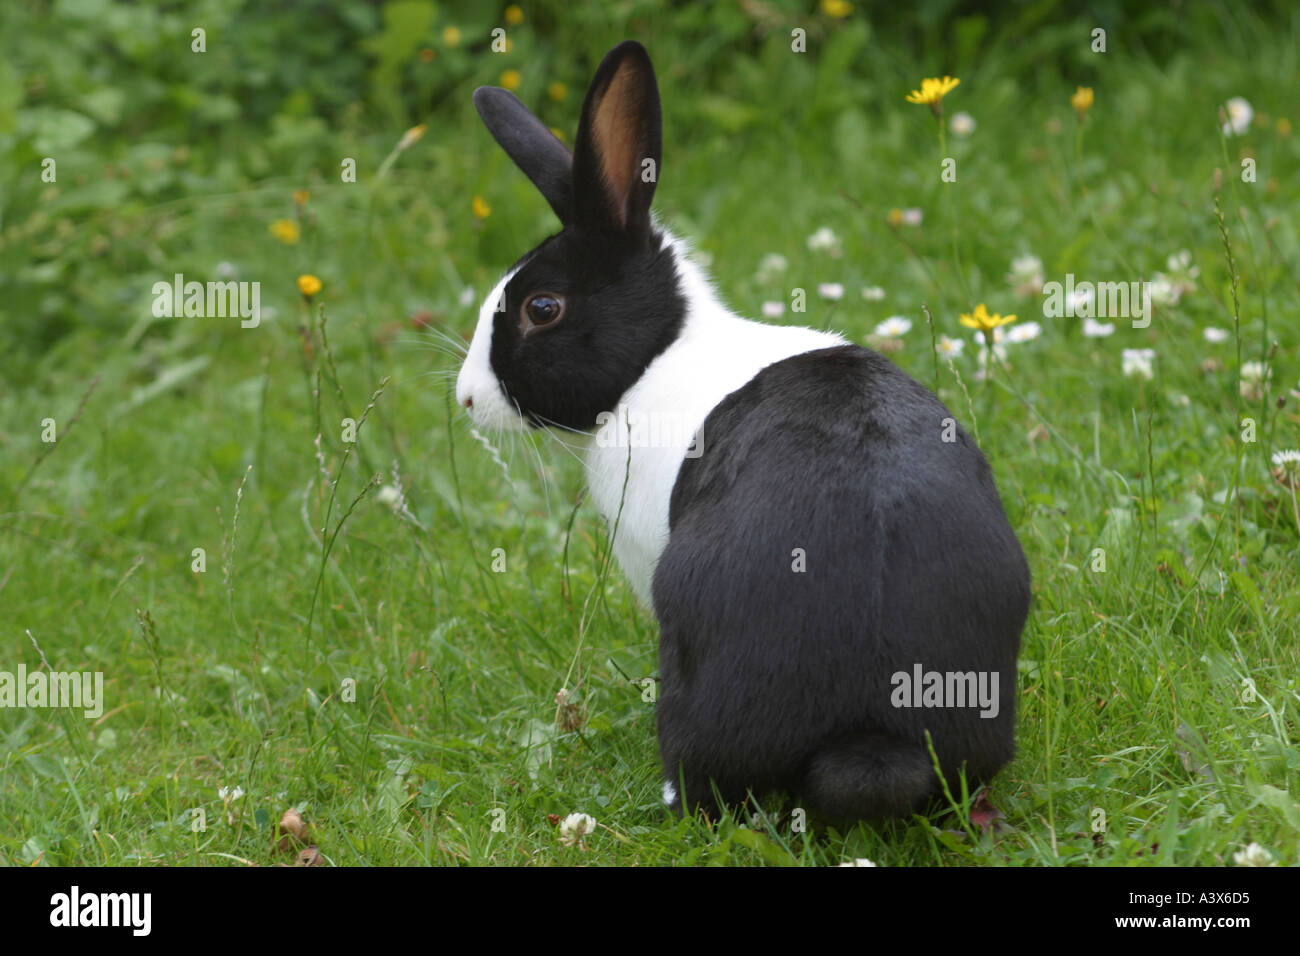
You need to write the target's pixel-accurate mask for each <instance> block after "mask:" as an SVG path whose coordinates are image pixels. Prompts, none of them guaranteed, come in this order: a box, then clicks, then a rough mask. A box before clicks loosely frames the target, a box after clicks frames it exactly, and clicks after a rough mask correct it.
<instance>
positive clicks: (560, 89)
mask: <svg viewBox="0 0 1300 956" xmlns="http://www.w3.org/2000/svg"><path fill="white" fill-rule="evenodd" d="M546 95H547V96H549V97H550V98H551V99H553V100H555V102H557V103H563V102H564V100H565V98H566V97H567V96H568V95H569V88H568V87H567V86H565V85H564V84H563V83H561V82H559V81H558V80H557V81H556V82H554V83H552V84H551V85H550V86H548V87H547V88H546Z"/></svg>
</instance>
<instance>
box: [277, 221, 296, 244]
mask: <svg viewBox="0 0 1300 956" xmlns="http://www.w3.org/2000/svg"><path fill="white" fill-rule="evenodd" d="M301 234H302V233H301V231H300V230H299V229H298V224H297V223H296V222H294V221H293V220H292V219H277V220H276V221H275V222H273V223H271V235H273V236H275V238H277V239H279V240H280V241H281V242H283V243H285V244H286V245H290V246H292V245H293V244H294V243H296V242H297V241H298V237H299V236H300V235H301Z"/></svg>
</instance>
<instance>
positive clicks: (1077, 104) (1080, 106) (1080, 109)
mask: <svg viewBox="0 0 1300 956" xmlns="http://www.w3.org/2000/svg"><path fill="white" fill-rule="evenodd" d="M1070 105H1071V106H1073V107H1074V111H1075V112H1076V113H1078V114H1079V120H1080V121H1082V120H1083V116H1084V114H1085V113H1087V112H1088V110H1090V109H1092V87H1091V86H1081V87H1079V88H1078V89H1076V90H1075V91H1074V95H1073V96H1071V97H1070Z"/></svg>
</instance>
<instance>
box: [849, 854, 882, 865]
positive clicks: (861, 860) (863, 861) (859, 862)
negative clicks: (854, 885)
mask: <svg viewBox="0 0 1300 956" xmlns="http://www.w3.org/2000/svg"><path fill="white" fill-rule="evenodd" d="M875 865H876V864H874V863H872V862H871V861H870V860H868V859H867V858H866V857H865V856H861V857H858V858H857V859H856V860H850V861H849V862H848V863H841V864H840V866H875Z"/></svg>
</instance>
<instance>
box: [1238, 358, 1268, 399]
mask: <svg viewBox="0 0 1300 956" xmlns="http://www.w3.org/2000/svg"><path fill="white" fill-rule="evenodd" d="M1272 377H1273V370H1272V369H1271V368H1269V367H1268V366H1267V365H1265V364H1264V363H1263V362H1242V363H1241V397H1242V398H1248V399H1250V400H1251V401H1256V402H1257V401H1259V400H1260V399H1261V398H1263V397H1264V389H1265V387H1266V386H1267V385H1268V383H1269V380H1270V379H1271V378H1272Z"/></svg>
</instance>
